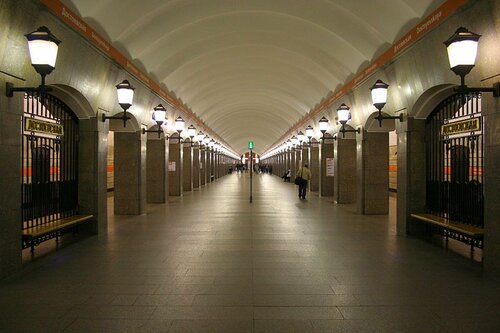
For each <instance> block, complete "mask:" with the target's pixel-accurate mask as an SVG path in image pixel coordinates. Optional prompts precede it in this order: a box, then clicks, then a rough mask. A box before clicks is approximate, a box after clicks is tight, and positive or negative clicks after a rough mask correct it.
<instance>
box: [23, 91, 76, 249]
mask: <svg viewBox="0 0 500 333" xmlns="http://www.w3.org/2000/svg"><path fill="white" fill-rule="evenodd" d="M21 133H22V155H21V158H22V160H21V161H22V162H21V166H22V168H21V173H22V174H21V177H22V185H21V186H22V188H21V195H22V229H23V230H26V229H29V228H32V227H37V226H42V225H44V224H47V223H50V222H52V221H55V220H58V219H61V218H65V217H69V216H72V215H75V214H76V213H77V206H78V118H77V117H76V116H75V115H74V114H73V112H72V111H71V109H70V108H69V107H68V106H67V105H66V104H64V103H63V102H62V101H61V100H59V99H57V98H56V97H54V96H51V95H44V96H39V95H37V94H36V93H35V94H32V93H28V94H26V95H25V97H24V116H23V120H22V129H21ZM51 237H53V235H48V236H47V238H51ZM28 246H29V244H24V243H23V248H26V247H28Z"/></svg>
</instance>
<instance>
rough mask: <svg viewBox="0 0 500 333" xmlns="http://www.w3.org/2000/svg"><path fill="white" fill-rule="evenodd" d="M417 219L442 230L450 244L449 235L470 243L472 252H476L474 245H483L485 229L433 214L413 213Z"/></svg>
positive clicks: (479, 246) (480, 246)
mask: <svg viewBox="0 0 500 333" xmlns="http://www.w3.org/2000/svg"><path fill="white" fill-rule="evenodd" d="M411 216H412V217H413V218H415V219H416V220H417V221H420V222H424V223H427V224H430V225H433V226H435V227H437V228H438V229H440V230H442V231H443V232H442V234H443V236H445V237H446V245H447V246H448V237H450V238H453V239H456V240H459V241H462V242H464V243H466V244H467V245H470V247H471V248H470V251H471V254H472V253H473V252H474V247H478V248H482V247H483V238H484V229H483V228H479V227H475V226H472V225H468V224H463V223H458V222H455V221H453V220H449V219H447V218H444V217H440V216H436V215H432V214H411Z"/></svg>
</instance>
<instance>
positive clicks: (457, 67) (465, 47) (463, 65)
mask: <svg viewBox="0 0 500 333" xmlns="http://www.w3.org/2000/svg"><path fill="white" fill-rule="evenodd" d="M479 38H481V35H478V34H476V33H473V32H471V31H469V30H467V29H466V28H464V27H460V28H458V29H457V31H455V33H454V34H453V35H452V36H451V37H450V38H448V39H447V40H446V41H445V42H444V45H446V48H447V50H448V61H449V62H450V69H451V70H452V71H453V72H454V73H455V74H456V75H458V76H460V87H458V88H457V89H456V91H457V92H461V93H469V92H492V93H493V96H494V97H500V82H497V83H495V84H494V85H493V86H492V87H490V88H469V87H467V86H466V85H465V76H466V75H467V74H469V73H470V71H471V70H472V68H474V66H475V63H476V55H477V47H478V43H479Z"/></svg>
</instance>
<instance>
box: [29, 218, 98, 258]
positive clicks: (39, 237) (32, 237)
mask: <svg viewBox="0 0 500 333" xmlns="http://www.w3.org/2000/svg"><path fill="white" fill-rule="evenodd" d="M93 217H94V215H73V216H70V217H66V218H63V219H59V220H54V221H51V222H48V223H45V224H42V225H38V226H35V227H31V228H27V229H24V230H23V235H22V241H23V245H24V244H26V247H31V253H32V254H33V253H34V252H35V246H36V245H38V244H40V242H43V241H45V240H48V239H51V238H54V237H55V238H56V242H57V243H59V236H60V235H61V234H62V232H63V231H65V230H67V229H71V228H75V227H77V226H78V225H80V224H82V223H85V222H87V221H90V220H91V219H92V218H93Z"/></svg>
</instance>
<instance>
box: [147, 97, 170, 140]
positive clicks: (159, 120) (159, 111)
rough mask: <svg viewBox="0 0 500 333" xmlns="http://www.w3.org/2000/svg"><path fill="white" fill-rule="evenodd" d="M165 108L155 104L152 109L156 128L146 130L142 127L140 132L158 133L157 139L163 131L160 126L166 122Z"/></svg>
mask: <svg viewBox="0 0 500 333" xmlns="http://www.w3.org/2000/svg"><path fill="white" fill-rule="evenodd" d="M166 114H167V110H165V108H164V107H163V105H161V104H158V106H155V107H154V109H153V117H152V118H153V120H154V121H156V124H157V125H158V129H156V130H146V129H145V128H143V129H142V134H146V133H158V139H159V138H160V134H161V133H162V132H163V129H162V128H161V126H162V125H163V124H164V123H165V122H166V120H167V118H166ZM165 138H166V139H167V140H168V136H165Z"/></svg>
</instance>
